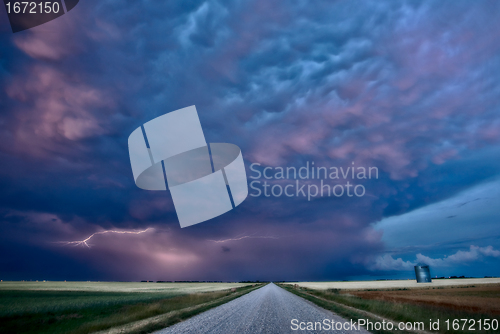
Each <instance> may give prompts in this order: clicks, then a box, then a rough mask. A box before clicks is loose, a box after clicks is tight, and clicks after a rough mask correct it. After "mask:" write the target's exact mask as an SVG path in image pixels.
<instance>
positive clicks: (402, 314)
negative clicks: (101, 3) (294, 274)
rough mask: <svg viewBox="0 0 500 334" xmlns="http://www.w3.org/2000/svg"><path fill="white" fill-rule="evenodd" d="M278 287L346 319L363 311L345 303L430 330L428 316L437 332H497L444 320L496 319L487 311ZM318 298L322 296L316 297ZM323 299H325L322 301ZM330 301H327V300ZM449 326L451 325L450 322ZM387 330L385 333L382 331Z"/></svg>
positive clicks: (357, 317)
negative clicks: (456, 325) (455, 325)
mask: <svg viewBox="0 0 500 334" xmlns="http://www.w3.org/2000/svg"><path fill="white" fill-rule="evenodd" d="M280 286H281V287H282V288H284V289H286V290H288V291H290V292H292V293H294V294H296V295H298V296H300V297H302V298H305V299H307V300H309V301H311V302H313V303H315V304H317V305H318V306H321V307H323V308H326V309H329V310H331V311H333V312H335V313H337V314H339V315H340V316H343V317H345V318H347V319H353V320H359V319H367V318H369V317H367V316H366V314H364V313H363V312H356V311H354V310H352V309H348V308H346V307H345V306H348V307H353V308H355V309H357V310H361V311H366V312H370V313H373V314H375V315H378V316H380V317H383V318H385V319H389V320H393V321H396V322H405V323H406V322H411V323H415V322H423V323H424V326H425V327H424V330H425V331H429V332H430V331H431V329H430V328H429V319H432V320H433V321H437V320H438V319H439V322H440V328H439V330H432V332H439V333H494V332H495V333H498V330H497V331H493V330H489V331H485V330H484V329H483V330H478V326H477V325H476V329H475V330H473V331H469V330H462V328H461V327H462V322H460V329H459V330H453V329H452V328H450V330H447V328H446V323H445V321H446V320H448V319H449V320H450V322H452V321H453V320H454V319H473V320H476V321H477V320H484V319H494V318H498V317H495V316H493V315H491V314H489V315H488V314H482V313H471V312H465V311H460V310H454V309H449V308H446V307H436V306H432V305H415V304H411V303H404V302H388V301H381V300H375V299H363V298H361V297H358V296H354V295H350V294H348V293H340V290H338V289H329V290H315V289H308V288H304V287H299V288H298V289H295V288H293V286H291V285H288V284H280ZM319 298H322V299H319ZM325 300H327V301H325ZM329 301H330V302H329ZM370 321H380V320H377V319H375V318H372V319H370ZM450 327H451V324H450ZM371 332H373V333H383V332H381V331H375V330H374V331H371ZM394 332H398V333H402V331H400V330H397V331H394ZM386 333H387V332H386Z"/></svg>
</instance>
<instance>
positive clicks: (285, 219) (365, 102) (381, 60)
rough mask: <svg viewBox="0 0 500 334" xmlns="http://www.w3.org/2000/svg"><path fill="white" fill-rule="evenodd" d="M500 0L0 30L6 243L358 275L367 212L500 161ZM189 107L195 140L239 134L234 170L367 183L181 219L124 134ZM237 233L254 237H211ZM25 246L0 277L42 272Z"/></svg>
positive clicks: (123, 14) (120, 15) (288, 9)
mask: <svg viewBox="0 0 500 334" xmlns="http://www.w3.org/2000/svg"><path fill="white" fill-rule="evenodd" d="M498 9H500V8H499V4H498V2H496V1H482V2H477V3H475V4H474V5H471V4H470V2H456V1H453V2H451V1H450V2H444V3H443V2H441V3H437V2H420V1H419V2H416V1H415V2H413V1H408V2H399V3H398V2H392V1H386V2H381V1H373V2H365V1H363V2H353V1H338V2H330V1H324V2H315V3H314V5H311V4H310V3H306V2H302V1H293V2H290V3H289V4H287V5H283V4H278V3H272V2H269V1H246V2H245V1H244V2H237V3H235V2H226V1H175V2H168V3H162V4H158V3H154V2H144V1H127V2H125V3H124V2H120V3H118V2H112V1H111V2H110V1H99V2H97V1H85V2H82V3H81V4H79V6H78V8H75V10H73V11H72V12H70V13H68V14H67V15H64V16H63V17H61V18H60V19H58V20H54V21H52V22H50V23H47V24H45V25H43V26H40V27H37V28H35V29H32V30H29V31H25V32H22V33H19V34H16V35H12V34H11V33H10V32H8V31H6V32H3V33H2V34H0V39H1V42H2V44H1V45H2V46H1V51H2V61H1V62H0V75H1V77H0V80H1V87H2V89H1V90H0V108H1V109H2V112H1V116H0V159H1V161H2V164H1V166H0V173H1V174H0V187H1V193H0V202H1V207H0V210H1V212H2V215H3V217H4V219H3V223H2V230H3V231H9V233H8V234H3V235H4V236H2V238H3V239H4V240H9V243H10V244H12V243H15V247H14V248H12V249H20V248H23V247H25V249H26V252H28V250H31V251H30V252H31V253H33V252H35V251H36V249H44V252H45V253H43V254H39V255H37V256H38V257H43V259H44V261H47V263H51V264H52V265H54V266H56V265H57V263H63V262H64V263H66V262H65V261H69V260H68V259H71V258H73V259H74V261H75V263H83V264H85V267H88V268H93V269H92V270H94V271H93V273H95V276H93V277H99V275H101V276H100V277H101V278H108V279H110V278H113V279H162V280H163V279H165V280H168V279H235V280H238V279H266V278H271V279H311V280H313V279H324V278H329V279H331V278H342V277H345V276H352V275H360V274H366V273H370V272H369V270H368V269H370V265H369V264H368V262H367V261H368V260H369V259H372V258H373V255H374V254H378V253H379V252H381V251H383V245H382V243H381V242H380V240H381V239H380V238H381V234H380V233H378V232H374V231H373V230H372V229H371V227H370V224H371V223H373V222H376V221H379V220H381V219H382V218H384V217H386V216H390V215H394V214H402V213H405V212H407V211H409V210H411V209H415V208H418V207H422V206H425V205H427V204H429V203H432V202H436V201H439V200H442V199H444V198H446V197H449V196H452V195H453V194H455V193H456V192H458V191H461V190H464V189H466V188H468V187H471V186H473V185H474V184H476V183H478V182H479V181H482V180H485V179H487V178H488V177H491V176H493V175H495V174H498V164H497V163H495V161H498V159H496V160H495V159H492V158H491V157H492V155H493V156H496V157H497V156H498V155H497V153H494V152H493V153H492V152H491V147H494V146H496V145H498V142H499V141H500V121H499V118H498V111H499V108H500V104H499V96H500V94H499V93H500V85H499V81H498V74H499V68H500V58H499V56H498V54H499V48H500V45H499V44H498V43H497V42H496V41H497V40H498V37H499V36H498V31H500V27H499V25H500V24H499V22H500V20H499V17H498V15H499V14H498V13H500V11H499V10H498ZM0 14H4V13H0ZM2 31H3V30H2ZM193 104H194V105H196V106H197V109H198V112H199V115H200V120H201V123H202V126H203V128H204V132H205V136H206V138H207V141H209V142H231V143H235V144H237V145H238V146H240V147H241V148H242V152H243V155H244V158H245V159H246V162H247V165H249V164H250V163H253V162H258V163H261V164H262V165H263V166H276V165H283V166H288V165H290V166H296V167H300V166H302V164H304V163H305V162H306V161H315V162H316V163H317V164H318V165H323V166H344V167H346V166H349V165H350V164H351V162H352V161H355V162H356V164H357V165H358V166H376V167H378V168H379V170H380V179H379V180H371V181H370V182H366V183H365V185H366V188H367V192H368V195H369V196H365V197H363V198H361V199H356V200H352V199H349V198H339V199H333V198H321V199H320V198H317V199H314V200H313V201H311V202H308V201H304V200H302V199H299V198H293V199H289V198H280V199H275V198H254V197H249V198H248V199H247V200H246V201H245V202H244V203H243V204H242V205H241V206H240V207H238V208H237V209H236V210H233V211H231V212H229V213H227V214H226V215H223V216H221V217H218V218H216V219H214V220H213V221H210V222H207V223H203V224H201V225H197V226H193V227H190V228H188V229H183V230H181V229H180V228H179V226H178V222H177V218H176V214H175V210H174V207H173V203H172V200H171V198H170V196H169V193H168V192H166V193H165V192H161V193H160V192H148V191H143V190H140V189H137V188H136V187H135V185H134V183H133V179H132V175H131V171H130V165H129V160H128V152H127V137H128V135H129V134H130V133H131V131H133V130H134V129H135V128H137V127H138V126H139V125H141V124H143V123H144V122H146V121H148V120H150V119H152V118H154V117H156V116H159V115H161V114H164V113H165V112H169V111H172V110H176V109H179V108H182V107H185V106H189V105H193ZM247 167H248V166H247ZM247 172H250V171H249V170H247ZM150 226H151V227H154V228H156V230H155V232H151V233H147V234H143V235H142V234H141V235H138V236H131V235H128V236H126V237H123V236H120V235H113V236H111V235H105V236H103V235H101V236H99V237H97V238H96V240H95V245H94V246H93V248H92V249H90V250H88V249H79V248H74V247H73V248H71V247H70V248H68V247H62V246H61V245H58V244H55V243H54V242H57V241H72V240H81V239H84V238H85V237H86V236H89V235H91V234H92V233H94V232H96V231H100V230H101V229H144V228H146V227H150ZM238 236H239V237H241V236H247V237H248V238H244V239H240V240H230V241H227V244H224V245H221V244H217V243H214V242H212V241H210V240H223V239H238ZM255 236H258V237H260V238H255ZM250 237H251V238H250ZM13 240H14V241H13ZM103 240H106V242H103ZM221 247H222V248H221ZM225 249H230V251H225ZM221 250H222V251H221ZM63 253H64V254H66V255H65V256H67V258H65V260H61V258H60V257H58V256H54V254H63ZM222 253H223V254H222ZM12 254H14V253H12ZM22 254H24V253H22ZM68 254H69V255H68ZM27 256H28V255H12V257H13V258H15V259H16V261H13V263H15V262H17V263H24V265H25V266H26V268H24V269H23V268H18V269H16V268H15V267H12V266H10V267H9V268H12V269H11V270H10V271H9V272H10V273H12V277H18V278H19V277H20V275H21V274H22V273H30V272H31V273H33V272H35V273H38V274H40V275H42V274H43V273H44V272H47V271H44V269H43V268H37V269H36V270H35V269H33V270H32V271H30V270H31V269H30V265H29V263H30V262H28V261H26V260H25V258H26V257H27ZM11 262H12V261H11ZM340 268H342V269H340ZM131 269H132V270H131ZM139 269H140V271H141V273H144V275H150V276H151V277H142V276H141V277H139V276H137V275H136V274H134V273H136V272H137V271H138V270H139ZM47 270H49V269H47ZM78 272H80V271H78ZM20 273H21V274H20ZM99 273H100V274H99ZM15 275H17V276H15ZM92 275H94V274H92ZM56 276H57V275H56ZM77 276H78V275H77ZM81 278H83V279H86V278H87V277H84V274H82V276H81Z"/></svg>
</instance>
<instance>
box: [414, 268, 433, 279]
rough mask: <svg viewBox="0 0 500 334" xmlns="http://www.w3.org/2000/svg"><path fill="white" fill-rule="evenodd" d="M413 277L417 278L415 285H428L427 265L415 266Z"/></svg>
mask: <svg viewBox="0 0 500 334" xmlns="http://www.w3.org/2000/svg"><path fill="white" fill-rule="evenodd" d="M415 276H416V277H417V283H430V282H432V280H431V271H430V270H429V266H427V265H417V266H415Z"/></svg>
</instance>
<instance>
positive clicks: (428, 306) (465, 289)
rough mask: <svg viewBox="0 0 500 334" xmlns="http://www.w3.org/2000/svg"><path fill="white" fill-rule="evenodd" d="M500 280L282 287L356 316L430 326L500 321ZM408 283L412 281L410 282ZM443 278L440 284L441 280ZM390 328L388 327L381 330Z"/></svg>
mask: <svg viewBox="0 0 500 334" xmlns="http://www.w3.org/2000/svg"><path fill="white" fill-rule="evenodd" d="M497 282H498V279H450V280H435V281H433V282H432V283H424V284H417V283H416V282H415V281H413V282H411V281H410V284H408V283H407V282H406V281H371V282H370V281H367V282H302V283H301V282H299V283H287V284H282V285H281V286H282V287H284V288H285V289H287V290H288V291H290V292H293V293H295V294H297V295H299V296H301V297H303V298H305V299H308V300H310V301H312V302H313V303H315V304H317V305H319V306H321V307H324V308H327V309H330V310H332V311H334V312H336V313H338V314H341V315H343V316H344V317H347V318H351V319H361V318H371V319H373V321H376V320H377V317H382V318H384V319H387V320H390V321H396V322H422V323H424V324H425V330H427V331H430V328H428V326H429V320H430V319H432V320H433V321H437V320H439V321H440V322H441V324H444V323H445V322H446V321H447V320H449V321H453V320H454V319H467V320H470V321H471V322H474V321H475V324H476V325H477V324H478V323H479V321H484V320H485V319H490V320H488V321H493V320H492V319H496V320H495V321H497V322H496V323H497V324H498V322H499V321H500V283H497ZM403 283H407V284H406V285H404V284H403ZM435 283H438V284H435ZM379 319H380V318H379ZM375 332H377V333H388V331H385V332H384V331H375ZM437 332H440V333H452V332H453V333H472V332H473V333H491V332H498V331H492V330H484V329H483V330H479V328H475V329H474V330H467V329H465V330H461V329H460V330H453V331H451V330H447V329H446V328H445V326H441V327H440V328H439V330H437Z"/></svg>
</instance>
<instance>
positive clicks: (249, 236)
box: [208, 233, 279, 244]
mask: <svg viewBox="0 0 500 334" xmlns="http://www.w3.org/2000/svg"><path fill="white" fill-rule="evenodd" d="M255 234H256V233H254V234H250V235H243V236H239V237H234V238H230V239H222V240H208V241H212V242H215V243H218V244H222V243H225V242H229V241H238V240H243V239H279V238H278V237H274V236H265V235H255Z"/></svg>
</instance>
